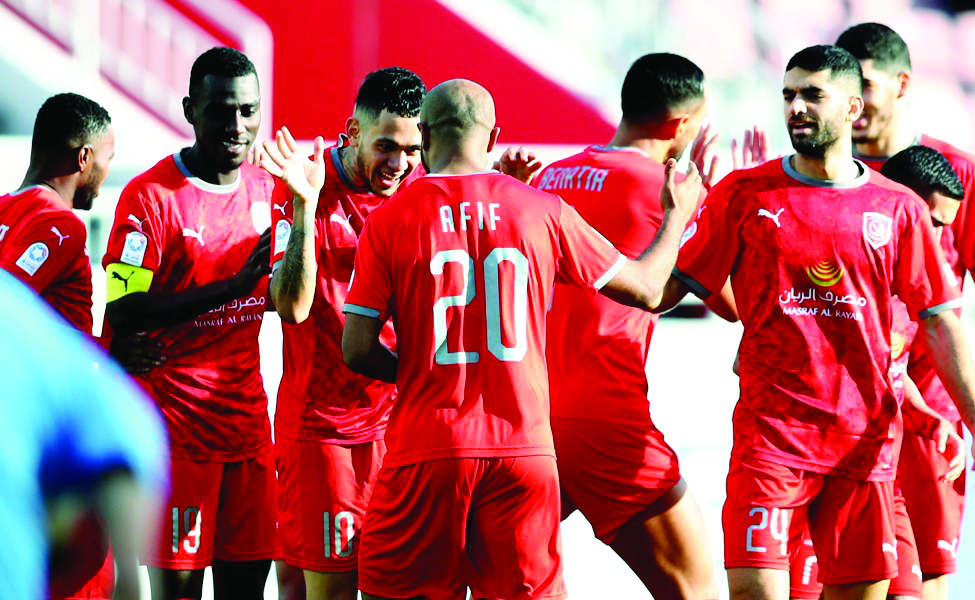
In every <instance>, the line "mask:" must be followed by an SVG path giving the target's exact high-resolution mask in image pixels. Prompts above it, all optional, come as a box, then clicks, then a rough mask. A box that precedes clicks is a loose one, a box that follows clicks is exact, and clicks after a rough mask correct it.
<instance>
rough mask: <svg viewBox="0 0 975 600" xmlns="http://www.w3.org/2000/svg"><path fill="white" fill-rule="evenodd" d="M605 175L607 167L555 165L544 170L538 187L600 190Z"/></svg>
mask: <svg viewBox="0 0 975 600" xmlns="http://www.w3.org/2000/svg"><path fill="white" fill-rule="evenodd" d="M607 175H609V169H596V168H593V167H587V166H578V167H555V168H552V169H548V170H547V171H545V173H544V174H543V175H542V180H541V183H540V184H539V186H538V189H540V190H585V191H587V192H601V191H603V182H605V181H606V176H607Z"/></svg>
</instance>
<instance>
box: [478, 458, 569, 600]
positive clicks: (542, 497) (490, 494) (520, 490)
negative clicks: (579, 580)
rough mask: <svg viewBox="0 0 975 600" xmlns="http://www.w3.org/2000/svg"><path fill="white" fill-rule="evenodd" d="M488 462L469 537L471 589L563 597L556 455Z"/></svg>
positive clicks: (483, 593) (496, 594)
mask: <svg viewBox="0 0 975 600" xmlns="http://www.w3.org/2000/svg"><path fill="white" fill-rule="evenodd" d="M483 463H484V464H485V465H486V469H485V472H484V475H483V477H481V478H480V479H479V481H478V484H477V489H476V492H475V495H474V499H473V501H472V506H471V517H472V518H471V527H470V530H469V536H468V540H467V556H468V557H469V560H470V565H471V569H472V575H471V577H470V580H469V582H468V584H469V585H470V587H471V592H472V595H473V596H474V597H475V598H506V599H511V600H515V599H523V598H561V597H564V596H565V584H564V583H563V580H562V558H561V553H562V549H561V541H560V538H559V478H558V470H557V468H556V465H555V458H554V457H551V456H519V457H511V458H495V459H488V460H485V461H483Z"/></svg>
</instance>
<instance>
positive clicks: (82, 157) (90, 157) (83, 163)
mask: <svg viewBox="0 0 975 600" xmlns="http://www.w3.org/2000/svg"><path fill="white" fill-rule="evenodd" d="M93 152H94V151H93V150H92V147H91V146H89V145H88V144H85V145H84V146H82V147H81V148H78V156H77V159H78V171H79V172H81V173H84V172H86V171H88V170H89V169H90V168H91V165H92V163H93V162H94V153H93Z"/></svg>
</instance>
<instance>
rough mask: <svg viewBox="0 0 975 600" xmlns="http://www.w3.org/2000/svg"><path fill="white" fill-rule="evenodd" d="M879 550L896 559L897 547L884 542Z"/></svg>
mask: <svg viewBox="0 0 975 600" xmlns="http://www.w3.org/2000/svg"><path fill="white" fill-rule="evenodd" d="M880 549H881V551H883V552H886V553H887V554H892V555H893V556H894V558H895V559H896V558H897V547H896V546H894V545H893V544H888V543H887V542H884V543H883V545H882V546H880Z"/></svg>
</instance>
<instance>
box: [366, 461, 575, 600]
mask: <svg viewBox="0 0 975 600" xmlns="http://www.w3.org/2000/svg"><path fill="white" fill-rule="evenodd" d="M466 586H470V588H471V591H472V592H473V594H474V597H475V598H505V599H507V600H522V599H528V598H564V597H565V585H564V583H563V581H562V560H561V543H560V541H559V477H558V471H557V469H556V466H555V459H554V458H552V457H551V456H519V457H510V458H448V459H441V460H432V461H427V462H421V463H417V464H414V465H407V466H404V467H395V468H391V467H384V468H383V469H382V470H380V471H379V478H378V480H377V481H376V489H375V491H374V492H373V495H372V501H371V502H370V504H369V510H368V512H367V513H366V521H365V526H364V527H363V529H362V545H361V546H360V548H359V589H360V590H362V591H363V592H366V593H369V594H373V595H377V596H385V597H391V598H411V597H414V596H425V597H427V598H430V600H463V599H464V598H465V587H466Z"/></svg>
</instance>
